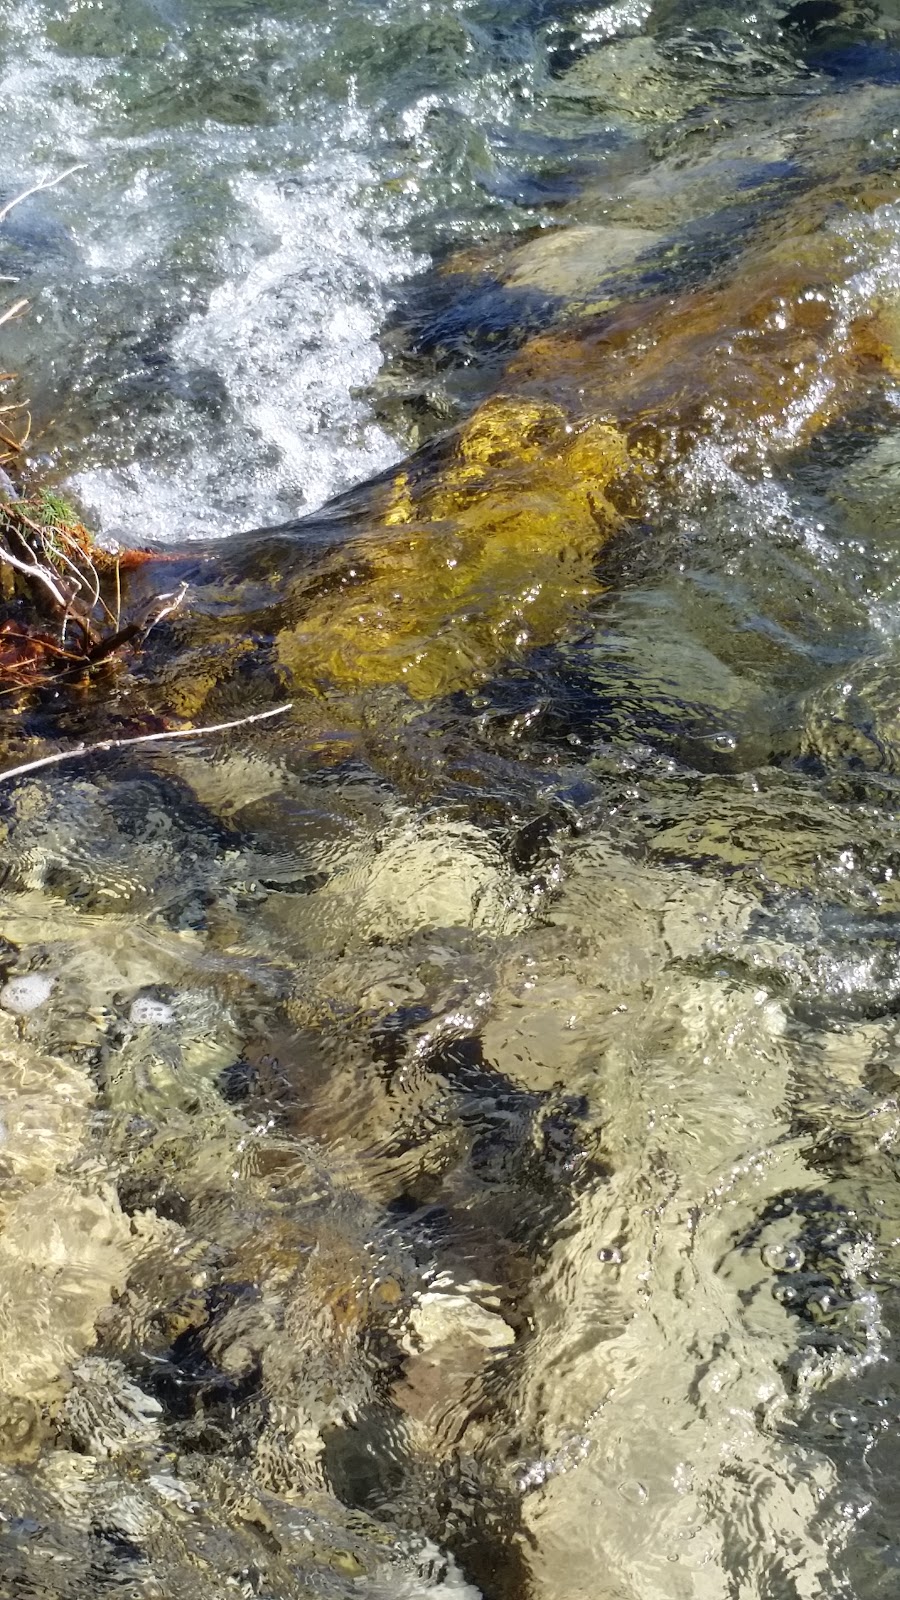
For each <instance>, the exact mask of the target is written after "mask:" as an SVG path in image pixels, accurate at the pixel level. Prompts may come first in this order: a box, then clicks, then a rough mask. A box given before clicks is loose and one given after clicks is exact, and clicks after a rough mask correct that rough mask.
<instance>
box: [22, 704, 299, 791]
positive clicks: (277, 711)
mask: <svg viewBox="0 0 900 1600" xmlns="http://www.w3.org/2000/svg"><path fill="white" fill-rule="evenodd" d="M293 708H294V702H293V700H288V701H287V703H286V704H285V705H283V706H272V707H270V709H269V710H268V711H255V712H254V713H253V716H251V717H237V718H236V719H235V721H233V722H211V723H208V724H207V726H206V727H204V728H173V729H169V730H168V731H167V732H166V733H139V734H136V735H135V737H134V738H131V739H100V740H98V742H97V743H96V744H77V745H74V746H73V748H72V749H71V750H57V751H56V753H55V755H52V756H41V757H40V759H39V760H38V761H23V763H22V765H21V766H19V767H7V769H6V771H5V772H0V783H6V782H8V780H9V779H10V778H21V777H24V775H25V774H26V773H27V772H37V771H38V770H39V768H41V767H53V766H56V765H57V764H58V763H59V762H60V761H73V760H74V759H75V757H76V756H92V755H95V754H97V753H98V752H101V751H105V750H124V749H125V748H126V746H128V745H132V744H160V743H162V741H163V740H164V739H201V738H205V737H206V736H207V734H210V733H228V732H230V731H231V729H232V728H247V727H249V725H250V723H251V722H265V721H266V720H267V718H269V717H283V716H284V714H285V712H286V711H292V710H293Z"/></svg>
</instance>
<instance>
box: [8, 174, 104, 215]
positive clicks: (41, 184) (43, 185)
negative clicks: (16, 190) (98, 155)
mask: <svg viewBox="0 0 900 1600" xmlns="http://www.w3.org/2000/svg"><path fill="white" fill-rule="evenodd" d="M84 166H85V163H84V162H83V161H76V162H75V165H74V166H73V167H66V170H65V172H60V173H58V174H57V176H56V177H55V178H40V179H39V180H38V182H37V183H33V184H32V185H31V188H30V189H23V190H22V193H21V194H17V195H16V196H15V198H14V199H12V200H7V202H6V205H5V206H0V222H5V221H6V219H7V217H8V216H9V213H10V212H11V211H12V209H13V207H14V206H18V205H21V203H22V201H23V200H27V199H28V197H29V195H33V194H38V193H39V192H40V191H41V190H42V189H55V188H56V185H57V184H58V183H62V182H63V179H64V178H71V176H72V173H73V172H82V171H83V170H84Z"/></svg>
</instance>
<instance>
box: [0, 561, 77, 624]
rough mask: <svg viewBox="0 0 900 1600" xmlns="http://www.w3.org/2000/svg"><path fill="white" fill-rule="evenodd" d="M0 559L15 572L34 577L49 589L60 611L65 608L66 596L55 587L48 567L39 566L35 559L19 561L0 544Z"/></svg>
mask: <svg viewBox="0 0 900 1600" xmlns="http://www.w3.org/2000/svg"><path fill="white" fill-rule="evenodd" d="M0 561H5V562H7V564H8V565H9V566H11V567H15V569H16V571H17V572H23V573H24V574H25V577H26V578H36V579H37V581H38V583H42V584H43V585H44V588H45V589H49V591H50V593H51V594H52V596H53V599H54V601H55V602H56V604H57V605H58V606H59V609H60V611H66V610H67V602H66V597H65V595H63V594H61V593H60V591H59V589H57V587H56V584H55V583H54V581H53V576H52V574H51V572H50V570H49V568H48V567H40V566H38V564H37V562H36V561H35V562H31V561H20V560H19V557H18V556H14V555H13V554H12V551H11V550H7V549H5V548H4V547H3V546H0Z"/></svg>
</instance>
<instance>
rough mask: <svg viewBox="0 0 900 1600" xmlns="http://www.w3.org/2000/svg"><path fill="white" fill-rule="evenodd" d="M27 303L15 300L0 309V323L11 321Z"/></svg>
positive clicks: (0, 216) (0, 214) (0, 213)
mask: <svg viewBox="0 0 900 1600" xmlns="http://www.w3.org/2000/svg"><path fill="white" fill-rule="evenodd" d="M2 215H3V213H2V212H0V218H2ZM27 305H28V301H27V300H17V301H16V303H15V305H13V306H8V307H7V309H6V310H5V311H0V324H2V323H4V322H11V321H12V318H13V317H17V316H18V315H19V312H20V311H24V310H25V309H26V307H27Z"/></svg>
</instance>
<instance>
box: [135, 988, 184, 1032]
mask: <svg viewBox="0 0 900 1600" xmlns="http://www.w3.org/2000/svg"><path fill="white" fill-rule="evenodd" d="M128 1020H129V1022H130V1023H131V1024H132V1025H133V1026H134V1027H135V1028H144V1027H150V1028H168V1027H170V1026H171V1024H172V1023H173V1022H174V1021H175V1011H174V1009H173V1007H172V1006H170V1005H167V1003H166V1001H165V1000H154V999H152V998H151V997H150V995H144V994H141V995H138V997H137V999H136V1000H133V1001H132V1003H131V1010H130V1011H129V1013H128Z"/></svg>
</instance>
